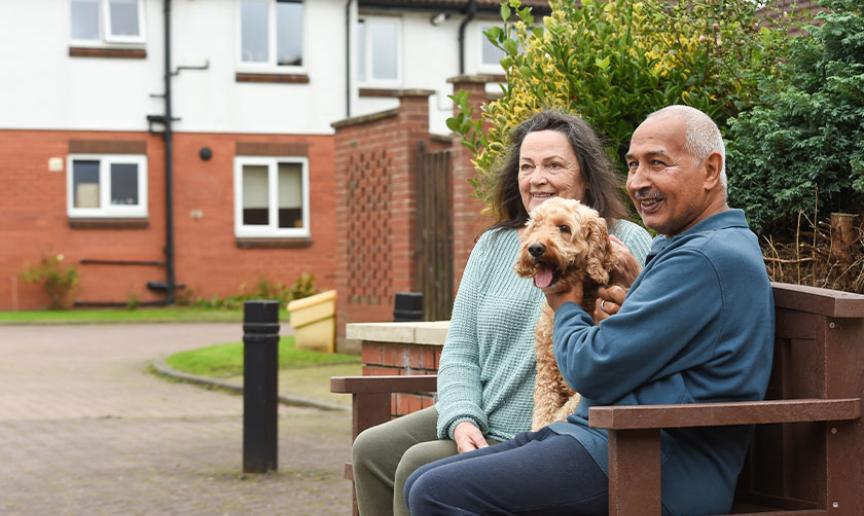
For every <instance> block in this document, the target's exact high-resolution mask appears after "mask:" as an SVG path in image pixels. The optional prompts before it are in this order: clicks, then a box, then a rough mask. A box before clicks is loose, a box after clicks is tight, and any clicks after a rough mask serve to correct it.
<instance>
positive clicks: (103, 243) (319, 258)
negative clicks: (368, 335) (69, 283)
mask: <svg viewBox="0 0 864 516" xmlns="http://www.w3.org/2000/svg"><path fill="white" fill-rule="evenodd" d="M71 139H79V140H133V141H146V143H147V159H148V215H149V216H148V224H147V227H146V228H98V229H83V228H72V227H70V226H69V222H68V218H67V216H66V170H65V168H66V157H67V156H68V153H69V140H71ZM238 141H248V142H280V143H303V144H307V146H308V157H309V177H310V204H311V207H310V208H311V217H310V218H311V233H312V244H311V246H309V247H306V248H297V249H293V248H266V249H261V248H254V249H240V248H238V247H237V245H236V241H235V238H234V197H233V196H234V186H233V185H234V183H233V173H234V172H233V170H234V161H233V160H234V155H235V145H236V142H238ZM174 144H175V150H174V156H175V161H174V186H175V188H174V221H175V256H176V262H175V263H176V278H177V282H178V283H183V284H185V285H186V286H187V288H189V289H192V291H193V293H194V294H195V295H198V296H202V297H209V296H214V295H218V296H227V295H232V294H237V293H239V292H240V290H241V289H242V288H243V286H244V285H247V286H248V287H250V288H251V287H254V285H255V283H256V282H257V281H258V280H259V279H260V278H262V277H266V278H267V279H269V280H270V281H272V282H276V281H278V282H281V283H286V284H290V283H292V282H293V281H294V279H296V277H297V276H299V275H300V274H301V273H303V272H311V273H313V274H315V276H316V278H317V283H318V286H319V288H321V289H327V288H333V287H334V285H335V274H334V267H335V262H334V260H333V254H334V253H333V250H334V246H335V213H334V211H335V210H334V208H335V198H334V196H333V191H334V189H335V185H334V169H333V152H334V146H333V137H332V136H302V135H301V136H297V135H292V136H282V135H247V134H244V135H233V134H201V133H176V134H175V140H174ZM203 146H208V147H210V148H211V149H212V150H213V157H212V159H211V160H210V161H202V160H201V159H200V158H199V157H198V150H199V149H200V148H201V147H203ZM50 157H60V158H62V159H63V162H64V170H63V171H62V172H49V171H48V159H49V158H50ZM0 163H2V167H3V168H2V171H0V191H2V192H3V194H4V195H3V197H2V198H3V201H2V209H0V310H9V309H16V308H18V309H25V308H37V307H41V306H45V305H47V302H48V300H47V297H46V296H45V295H44V294H43V293H42V291H41V288H40V287H38V286H35V285H25V284H23V282H22V281H21V280H20V278H19V277H18V275H19V274H20V272H21V271H22V270H23V269H24V267H25V266H26V264H27V263H33V262H36V261H38V260H39V258H40V257H41V256H42V255H43V254H45V253H49V252H51V253H62V254H63V255H64V257H65V263H67V264H73V265H76V267H77V268H78V270H79V272H80V273H81V286H80V288H79V290H78V292H77V295H76V298H77V299H80V300H84V301H100V302H101V301H112V302H121V303H122V302H126V301H127V300H128V299H129V298H130V297H131V296H135V297H137V298H138V299H139V300H141V301H147V300H157V299H160V296H159V295H158V294H153V293H151V292H149V291H147V290H146V288H145V282H146V281H147V280H159V281H164V279H165V271H164V268H162V267H158V266H117V265H110V266H106V265H83V264H79V261H80V260H81V259H82V258H89V259H121V260H149V261H164V254H163V247H164V239H165V207H164V199H165V196H164V188H165V187H164V152H163V142H162V138H161V135H150V134H148V133H142V132H101V131H11V130H5V131H0ZM193 210H200V213H201V214H202V215H203V216H202V217H201V218H193V217H192V211H193Z"/></svg>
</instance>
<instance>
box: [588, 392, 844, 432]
mask: <svg viewBox="0 0 864 516" xmlns="http://www.w3.org/2000/svg"><path fill="white" fill-rule="evenodd" d="M860 417H861V399H860V398H847V399H836V400H825V399H799V400H779V401H749V402H734V403H689V404H681V405H633V406H609V407H591V408H590V409H588V424H589V425H591V426H593V427H596V428H606V429H609V430H638V429H646V430H647V429H659V428H688V427H702V426H727V425H763V424H773V423H802V422H811V421H848V420H853V419H858V418H860Z"/></svg>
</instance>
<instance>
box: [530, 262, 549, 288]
mask: <svg viewBox="0 0 864 516" xmlns="http://www.w3.org/2000/svg"><path fill="white" fill-rule="evenodd" d="M551 284H552V270H551V269H547V268H546V267H543V268H539V269H537V274H535V275H534V285H535V286H536V287H537V288H546V287H548V286H549V285H551Z"/></svg>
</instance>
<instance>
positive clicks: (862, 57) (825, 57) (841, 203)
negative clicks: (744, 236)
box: [729, 0, 864, 235]
mask: <svg viewBox="0 0 864 516" xmlns="http://www.w3.org/2000/svg"><path fill="white" fill-rule="evenodd" d="M822 5H823V6H824V7H825V8H827V11H826V12H824V13H821V14H819V15H818V16H817V19H819V20H820V21H821V25H819V26H816V27H808V29H807V30H808V32H809V33H810V37H804V38H798V39H796V41H795V42H794V43H793V44H792V52H791V57H790V60H789V62H788V64H787V65H785V66H784V67H783V68H782V75H783V78H784V80H781V81H779V84H781V87H779V88H778V87H773V86H772V84H771V83H769V82H766V83H765V84H764V91H765V94H764V95H763V96H762V98H761V101H760V103H759V106H758V107H756V108H754V109H752V110H750V111H748V112H746V113H743V114H741V115H740V116H738V117H737V118H736V119H734V120H732V121H731V125H730V133H729V135H730V138H729V140H730V143H729V163H730V166H729V186H730V189H729V195H730V198H731V200H732V202H733V203H735V204H736V205H738V206H740V207H742V208H744V209H746V210H747V215H748V217H749V218H750V221H751V224H753V225H754V226H755V227H756V228H757V229H760V230H761V231H762V232H764V233H772V234H775V235H777V234H781V233H786V234H788V233H790V232H791V231H792V230H794V228H795V219H796V217H797V216H798V213H799V212H800V211H804V212H805V213H809V214H813V213H814V212H816V211H817V210H818V211H820V212H823V213H828V212H832V211H854V212H858V213H860V212H861V211H862V205H864V204H862V202H864V17H862V9H864V8H862V4H861V2H860V0H828V1H823V2H822Z"/></svg>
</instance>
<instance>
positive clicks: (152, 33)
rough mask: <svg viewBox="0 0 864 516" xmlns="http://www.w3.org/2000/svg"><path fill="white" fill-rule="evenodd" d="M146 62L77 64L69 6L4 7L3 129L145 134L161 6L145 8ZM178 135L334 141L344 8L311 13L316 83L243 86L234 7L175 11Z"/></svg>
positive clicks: (310, 55)
mask: <svg viewBox="0 0 864 516" xmlns="http://www.w3.org/2000/svg"><path fill="white" fill-rule="evenodd" d="M144 2H145V11H146V12H145V19H146V38H147V44H146V50H147V58H146V59H118V58H83V57H69V55H68V54H69V46H70V45H69V1H68V0H38V1H32V0H0V63H2V64H3V66H2V67H0V90H2V95H0V128H22V129H73V130H75V129H77V130H145V129H146V128H147V122H146V115H148V114H162V113H163V109H164V108H163V102H162V99H160V98H152V97H151V96H150V95H151V94H159V93H162V92H163V89H164V88H163V81H162V75H163V53H164V51H163V48H164V47H163V44H162V43H163V37H164V36H163V30H162V25H163V24H162V22H163V17H162V5H163V2H162V0H144ZM172 4H173V9H172V35H173V45H172V49H173V55H172V61H173V65H174V67H177V66H180V65H192V66H195V65H200V64H203V63H204V62H205V61H206V60H209V63H210V67H209V69H208V70H203V71H197V70H195V71H183V72H181V73H180V75H179V76H176V77H175V78H174V80H173V83H172V87H173V90H174V91H173V106H174V115H175V116H177V117H180V118H182V120H181V121H179V122H177V123H176V126H175V130H176V131H196V132H197V131H201V132H256V133H257V132H264V133H304V134H330V133H332V128H331V127H330V124H331V123H332V122H333V121H334V120H338V119H341V118H344V117H345V79H344V77H345V61H344V58H343V57H342V56H344V53H345V52H344V48H345V23H344V20H345V17H344V13H345V9H344V6H345V4H344V0H312V1H308V2H306V3H305V4H304V6H305V17H306V19H305V27H306V34H305V36H306V39H305V42H304V43H305V48H304V61H305V64H306V66H305V71H306V73H307V74H308V76H309V80H310V82H309V84H285V83H238V82H236V81H235V74H236V72H238V71H242V68H241V67H238V57H237V56H238V55H239V51H238V49H237V44H238V40H239V28H238V21H237V18H238V16H239V9H238V7H237V2H236V1H235V0H174V2H172Z"/></svg>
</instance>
